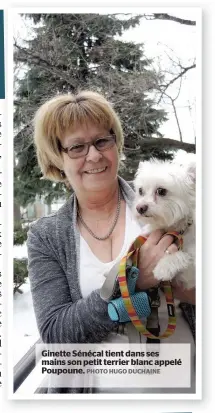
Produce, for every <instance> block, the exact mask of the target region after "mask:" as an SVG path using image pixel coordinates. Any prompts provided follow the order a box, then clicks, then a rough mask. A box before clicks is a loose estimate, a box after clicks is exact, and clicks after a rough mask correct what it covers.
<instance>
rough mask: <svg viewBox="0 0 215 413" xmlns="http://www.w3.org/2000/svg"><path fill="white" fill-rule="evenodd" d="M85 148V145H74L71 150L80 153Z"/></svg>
mask: <svg viewBox="0 0 215 413" xmlns="http://www.w3.org/2000/svg"><path fill="white" fill-rule="evenodd" d="M83 150H84V145H83V144H82V145H74V146H72V147H71V148H70V149H69V151H70V152H72V153H79V152H82V151H83Z"/></svg>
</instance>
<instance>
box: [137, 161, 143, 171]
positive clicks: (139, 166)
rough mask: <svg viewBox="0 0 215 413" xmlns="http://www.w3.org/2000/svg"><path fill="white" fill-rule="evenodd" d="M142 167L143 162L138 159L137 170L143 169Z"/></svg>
mask: <svg viewBox="0 0 215 413" xmlns="http://www.w3.org/2000/svg"><path fill="white" fill-rule="evenodd" d="M143 167H144V162H143V161H140V162H139V165H138V171H141V170H142V169H143Z"/></svg>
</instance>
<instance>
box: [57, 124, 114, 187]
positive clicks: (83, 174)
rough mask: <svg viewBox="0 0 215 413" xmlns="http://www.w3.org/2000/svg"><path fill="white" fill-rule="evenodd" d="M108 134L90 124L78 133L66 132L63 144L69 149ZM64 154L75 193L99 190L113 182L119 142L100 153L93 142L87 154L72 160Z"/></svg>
mask: <svg viewBox="0 0 215 413" xmlns="http://www.w3.org/2000/svg"><path fill="white" fill-rule="evenodd" d="M109 135H110V131H109V130H107V129H104V128H102V127H100V126H95V125H92V124H90V125H88V126H87V127H79V128H78V129H77V130H76V131H75V132H68V133H66V134H65V136H64V138H63V139H62V140H61V145H62V146H63V147H64V148H68V147H71V146H72V145H74V144H80V143H85V142H91V141H94V140H95V139H96V138H101V137H105V136H109ZM62 154H63V169H64V172H65V174H66V176H67V179H68V181H69V182H70V184H71V186H72V187H73V189H74V191H75V192H79V191H100V190H105V189H107V188H108V187H110V186H112V185H113V182H114V180H115V179H116V177H117V173H118V165H119V154H118V149H117V146H116V144H114V145H113V146H112V147H111V148H110V149H107V150H105V151H104V152H99V151H98V150H97V149H96V148H95V146H93V145H91V146H90V148H89V152H88V154H87V155H85V156H81V157H79V158H76V159H71V158H70V157H69V155H68V154H67V153H65V152H62Z"/></svg>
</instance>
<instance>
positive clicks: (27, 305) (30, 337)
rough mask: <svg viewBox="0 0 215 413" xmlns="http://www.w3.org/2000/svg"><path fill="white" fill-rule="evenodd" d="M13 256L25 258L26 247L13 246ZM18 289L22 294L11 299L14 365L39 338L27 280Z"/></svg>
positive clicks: (16, 294)
mask: <svg viewBox="0 0 215 413" xmlns="http://www.w3.org/2000/svg"><path fill="white" fill-rule="evenodd" d="M13 256H14V258H24V257H27V247H26V245H25V244H24V245H21V246H14V254H13ZM20 289H21V290H22V292H23V294H20V293H18V292H16V293H15V294H14V299H13V338H14V349H13V361H14V365H15V364H16V363H17V362H18V361H19V360H20V359H21V357H22V356H24V354H25V353H26V352H27V351H28V350H29V348H30V347H31V346H32V345H33V344H34V343H35V342H36V341H37V340H38V338H39V332H38V329H37V324H36V319H35V315H34V309H33V302H32V297H31V292H30V284H29V279H27V281H26V283H25V284H23V285H22V286H21V288H20Z"/></svg>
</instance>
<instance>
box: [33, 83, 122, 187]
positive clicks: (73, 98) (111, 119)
mask: <svg viewBox="0 0 215 413" xmlns="http://www.w3.org/2000/svg"><path fill="white" fill-rule="evenodd" d="M89 123H92V124H94V125H98V126H102V127H104V128H106V129H107V130H112V131H113V133H114V134H115V136H116V145H117V149H118V152H119V155H121V153H122V148H123V143H124V139H123V131H122V126H121V123H120V120H119V118H118V116H117V114H116V113H115V111H114V110H113V108H112V106H111V104H110V103H109V102H108V101H107V100H106V99H105V98H104V97H103V96H102V95H100V94H99V93H96V92H90V91H82V92H80V93H78V94H77V95H72V94H67V95H57V96H55V97H54V98H52V99H50V100H48V101H47V102H45V103H44V104H43V105H42V106H41V107H40V108H39V109H38V111H37V112H36V115H35V117H34V142H35V145H36V152H37V159H38V163H39V166H40V168H41V171H42V173H43V176H44V178H47V179H50V180H52V181H65V182H66V177H65V176H62V173H61V170H62V169H63V160H62V154H61V151H60V147H59V141H61V139H62V138H63V137H64V135H65V133H66V132H68V131H71V132H72V131H74V130H75V129H77V127H80V126H87V125H88V124H89Z"/></svg>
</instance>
